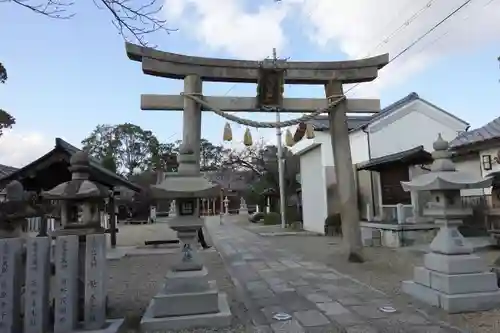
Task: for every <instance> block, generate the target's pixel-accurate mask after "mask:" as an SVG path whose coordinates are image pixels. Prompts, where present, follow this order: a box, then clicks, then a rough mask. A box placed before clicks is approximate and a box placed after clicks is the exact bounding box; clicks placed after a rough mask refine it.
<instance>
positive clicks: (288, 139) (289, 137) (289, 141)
mask: <svg viewBox="0 0 500 333" xmlns="http://www.w3.org/2000/svg"><path fill="white" fill-rule="evenodd" d="M285 144H286V145H287V146H288V147H292V146H293V145H294V144H295V141H294V140H293V135H292V132H290V129H288V128H287V129H286V134H285Z"/></svg>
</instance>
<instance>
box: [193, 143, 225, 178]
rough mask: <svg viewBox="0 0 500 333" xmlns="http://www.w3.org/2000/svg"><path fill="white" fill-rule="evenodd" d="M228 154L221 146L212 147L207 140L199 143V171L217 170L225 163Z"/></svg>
mask: <svg viewBox="0 0 500 333" xmlns="http://www.w3.org/2000/svg"><path fill="white" fill-rule="evenodd" d="M227 153H228V150H227V149H224V147H223V146H218V145H214V144H213V143H211V142H210V141H208V140H207V139H201V142H200V169H201V170H202V171H209V170H218V169H220V168H221V167H222V166H223V165H224V162H225V157H226V155H227Z"/></svg>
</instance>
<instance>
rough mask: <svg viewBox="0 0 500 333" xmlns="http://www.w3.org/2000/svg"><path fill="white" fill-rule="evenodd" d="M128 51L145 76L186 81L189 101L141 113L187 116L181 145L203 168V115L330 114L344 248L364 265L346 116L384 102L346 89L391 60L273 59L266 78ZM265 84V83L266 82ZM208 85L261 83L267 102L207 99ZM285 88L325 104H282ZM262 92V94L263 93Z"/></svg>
mask: <svg viewBox="0 0 500 333" xmlns="http://www.w3.org/2000/svg"><path fill="white" fill-rule="evenodd" d="M126 51H127V55H128V57H129V59H131V60H134V61H139V62H141V63H142V71H143V73H144V74H148V75H152V76H158V77H165V78H169V79H183V80H184V92H183V94H184V96H182V95H141V109H142V110H162V111H163V110H165V111H169V110H171V111H178V110H183V111H184V112H183V135H182V140H183V142H185V143H187V144H188V145H189V146H190V147H192V148H193V149H194V152H195V154H196V157H197V159H198V167H199V160H200V140H201V111H202V110H212V111H214V112H216V113H217V114H219V115H223V113H224V112H225V111H230V112H238V111H240V112H248V111H249V110H254V111H255V112H265V111H263V109H262V106H269V105H271V104H272V105H273V106H274V107H279V110H282V111H284V112H288V113H307V112H311V110H315V109H318V110H316V111H315V113H314V114H311V115H310V116H312V117H313V116H315V115H317V114H320V113H322V112H328V113H329V119H330V133H331V140H332V147H333V156H334V160H335V171H336V179H338V180H339V184H338V195H339V200H340V203H341V207H342V210H341V216H342V232H343V235H344V240H345V244H346V245H347V246H348V250H349V260H350V261H356V262H362V261H363V258H362V243H361V234H360V229H359V212H358V205H357V195H356V189H355V180H354V172H353V168H352V158H351V149H350V145H349V134H348V128H347V117H346V113H354V112H358V113H375V112H378V111H380V101H379V100H375V99H346V98H345V96H344V91H343V88H342V84H346V83H347V84H348V83H360V82H369V81H373V80H374V79H375V78H377V75H378V70H379V69H381V68H382V67H384V66H385V65H386V64H387V63H388V62H389V55H388V54H384V55H379V56H376V57H372V58H366V59H361V60H353V61H331V62H297V61H285V60H278V61H276V59H274V61H273V68H272V69H271V70H270V71H269V70H268V72H267V73H265V74H264V75H263V68H265V66H264V67H263V63H265V62H259V61H248V60H232V59H218V58H205V57H192V56H186V55H182V54H175V53H170V52H162V51H158V50H155V49H152V48H147V47H142V46H138V45H135V44H131V43H126ZM268 69H269V68H268ZM262 78H264V80H265V82H262ZM278 80H281V81H278ZM203 81H209V82H229V83H258V84H259V86H260V85H262V86H263V89H264V91H265V93H264V95H265V96H264V97H262V94H260V96H258V97H257V98H253V97H222V96H203V94H202V82H203ZM282 84H306V85H324V87H325V95H326V98H325V99H321V98H318V99H313V98H283V96H282V93H283V92H282V87H283V86H282ZM277 89H278V90H277ZM259 91H262V90H261V87H259ZM263 100H264V103H263ZM266 100H267V102H266ZM269 101H270V102H269ZM268 110H270V111H271V112H275V110H276V109H274V110H272V109H269V108H268ZM312 117H311V118H312ZM283 123H285V122H283ZM297 123H298V122H297ZM286 126H288V125H286ZM255 127H258V126H255ZM279 127H283V126H279Z"/></svg>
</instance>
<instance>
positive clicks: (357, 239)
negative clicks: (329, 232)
mask: <svg viewBox="0 0 500 333" xmlns="http://www.w3.org/2000/svg"><path fill="white" fill-rule="evenodd" d="M325 93H326V97H327V98H328V99H329V100H330V101H333V100H335V99H337V98H339V97H340V96H342V95H343V93H344V92H343V90H342V82H339V81H330V82H329V83H328V84H326V86H325ZM347 111H348V110H347V105H346V102H345V100H344V101H342V102H340V103H338V104H337V106H336V107H334V108H332V109H331V110H330V111H329V121H330V137H331V142H332V149H333V159H334V165H335V174H336V178H337V188H338V196H339V201H340V207H341V211H340V215H341V218H342V235H343V237H342V238H343V241H344V244H345V245H346V246H347V249H348V251H349V257H348V260H349V261H350V262H363V261H364V259H363V244H362V241H361V229H360V226H359V211H358V196H357V193H356V185H355V180H354V172H353V168H352V157H351V147H350V143H349V129H348V127H347V116H346V113H347Z"/></svg>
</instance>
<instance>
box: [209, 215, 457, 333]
mask: <svg viewBox="0 0 500 333" xmlns="http://www.w3.org/2000/svg"><path fill="white" fill-rule="evenodd" d="M206 225H207V229H208V231H209V233H210V236H211V239H212V242H213V243H214V245H215V246H216V248H217V249H218V250H219V252H220V253H221V255H222V258H223V260H224V262H225V264H226V265H227V268H228V271H229V274H230V275H231V277H232V279H233V282H234V283H235V285H236V288H237V290H238V294H239V296H240V297H241V298H242V301H243V302H244V304H245V306H246V308H247V309H248V313H247V314H248V315H249V316H250V317H251V320H252V322H253V324H254V326H255V332H263V333H264V332H287V333H298V332H324V333H327V332H347V333H395V332H405V333H438V332H439V333H452V332H454V333H458V332H462V331H460V330H458V329H456V328H451V327H449V326H447V325H446V324H444V323H439V322H436V321H435V320H433V319H432V318H429V317H427V316H426V315H425V314H423V313H421V312H419V311H418V310H416V309H415V308H412V307H405V308H401V307H398V308H396V309H395V310H396V311H395V312H391V311H390V310H391V307H392V304H391V300H390V299H389V298H388V297H387V296H386V295H385V294H383V293H382V292H380V291H377V290H375V289H373V288H371V287H369V286H366V285H363V284H362V283H360V282H358V281H356V280H353V279H351V278H350V277H348V276H345V275H342V274H341V273H339V272H337V271H336V270H335V269H333V268H331V267H327V266H326V265H324V264H320V263H316V262H310V261H305V260H303V259H302V258H301V256H300V255H299V254H293V253H288V252H287V251H286V250H284V249H279V248H276V247H275V246H273V244H272V237H271V238H264V237H260V236H258V235H256V234H255V233H252V232H250V231H248V230H245V229H243V228H241V227H238V226H236V225H234V224H232V223H225V224H224V225H220V224H219V219H218V218H208V219H207V221H206ZM384 307H387V309H386V311H383V308H384ZM278 313H285V314H289V315H290V316H291V318H290V319H287V320H282V321H280V320H277V319H274V318H273V317H274V316H275V315H276V314H278Z"/></svg>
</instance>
